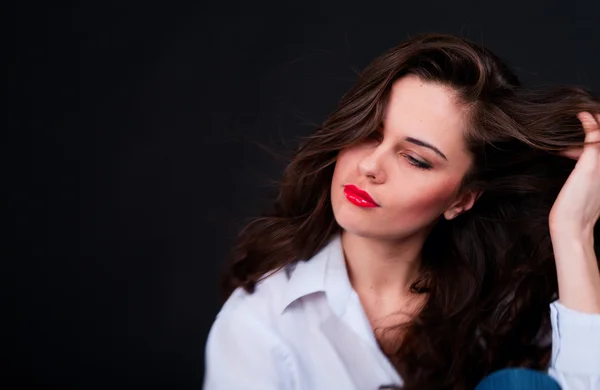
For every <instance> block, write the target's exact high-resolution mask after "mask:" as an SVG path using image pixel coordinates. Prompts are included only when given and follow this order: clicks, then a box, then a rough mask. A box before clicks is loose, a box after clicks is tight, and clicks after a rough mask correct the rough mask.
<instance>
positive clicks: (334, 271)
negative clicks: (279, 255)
mask: <svg viewBox="0 0 600 390" xmlns="http://www.w3.org/2000/svg"><path fill="white" fill-rule="evenodd" d="M294 266H295V268H294V269H290V272H291V275H290V276H289V280H288V283H287V287H286V289H285V292H284V295H283V300H282V307H281V311H282V312H283V311H285V310H286V309H287V308H288V307H289V306H290V305H291V304H292V303H293V302H295V301H296V300H298V299H300V298H302V297H305V296H307V295H310V294H313V293H316V292H324V293H325V295H326V296H327V300H328V301H329V305H330V306H331V308H332V310H333V312H334V313H335V314H336V315H338V316H341V315H342V314H343V313H344V310H345V309H346V306H347V303H348V299H349V298H350V295H351V293H352V286H351V284H350V280H349V278H348V272H347V270H346V261H345V259H344V250H343V248H342V240H341V236H340V235H339V234H336V235H335V236H334V237H333V238H332V239H331V240H330V241H329V243H328V244H327V245H325V247H323V249H321V250H320V251H319V252H318V253H317V254H316V255H315V256H313V257H312V258H310V259H308V260H307V261H299V262H297V263H295V265H294Z"/></svg>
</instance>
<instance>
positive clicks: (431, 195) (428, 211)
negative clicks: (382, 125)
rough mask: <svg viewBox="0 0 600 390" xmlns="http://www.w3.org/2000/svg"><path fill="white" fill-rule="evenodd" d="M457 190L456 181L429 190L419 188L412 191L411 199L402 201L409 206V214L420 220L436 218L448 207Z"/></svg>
mask: <svg viewBox="0 0 600 390" xmlns="http://www.w3.org/2000/svg"><path fill="white" fill-rule="evenodd" d="M455 191H456V185H454V183H447V184H445V185H440V186H437V187H436V188H428V189H427V190H418V191H414V192H412V193H411V198H410V199H406V198H405V199H403V201H402V203H404V204H406V205H407V206H408V205H410V207H409V210H407V213H406V214H407V215H411V216H412V217H413V218H416V219H418V220H422V219H429V218H432V219H433V218H435V217H437V216H439V215H440V214H441V213H443V212H444V210H445V209H446V208H447V207H448V205H449V204H450V202H451V201H452V199H453V197H454V194H455Z"/></svg>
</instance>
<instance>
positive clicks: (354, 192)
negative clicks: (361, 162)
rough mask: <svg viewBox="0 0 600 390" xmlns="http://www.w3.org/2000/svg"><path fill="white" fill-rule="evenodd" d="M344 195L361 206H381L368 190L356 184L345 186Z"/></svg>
mask: <svg viewBox="0 0 600 390" xmlns="http://www.w3.org/2000/svg"><path fill="white" fill-rule="evenodd" d="M344 195H346V198H347V199H348V200H349V201H350V202H351V203H353V204H355V205H357V206H359V207H370V208H372V207H379V205H378V204H377V203H376V202H375V201H374V200H373V198H371V195H369V193H368V192H367V191H363V190H361V189H360V188H358V187H357V186H355V185H354V184H347V185H345V186H344Z"/></svg>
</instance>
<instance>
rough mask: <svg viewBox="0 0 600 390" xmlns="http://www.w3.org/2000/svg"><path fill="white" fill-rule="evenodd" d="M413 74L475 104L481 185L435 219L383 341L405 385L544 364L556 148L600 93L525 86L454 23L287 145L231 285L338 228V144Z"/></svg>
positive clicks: (299, 256)
mask: <svg viewBox="0 0 600 390" xmlns="http://www.w3.org/2000/svg"><path fill="white" fill-rule="evenodd" d="M409 74H411V75H416V76H418V77H420V78H421V79H422V80H424V81H427V82H433V83H439V84H440V85H444V86H448V87H451V88H452V90H454V91H455V92H456V97H457V99H458V101H459V102H460V103H461V104H464V105H465V106H466V107H467V108H468V111H467V112H468V126H467V129H466V132H465V140H466V144H467V145H468V148H469V150H470V152H471V153H472V155H473V157H474V160H473V161H474V163H473V167H472V169H471V170H470V172H469V173H468V174H467V175H466V177H465V178H464V180H463V182H462V186H463V187H464V188H465V189H473V190H477V191H481V192H482V195H481V196H480V198H479V199H478V200H477V202H476V203H475V205H474V207H473V208H472V209H471V210H470V211H468V212H467V213H465V214H463V215H461V216H459V217H458V218H455V219H453V220H451V221H446V220H444V219H443V218H440V221H439V222H438V223H437V224H436V225H435V227H434V229H433V231H432V232H431V234H430V235H429V236H428V238H427V240H426V242H425V244H424V247H423V256H422V259H423V266H422V270H421V273H420V277H419V280H418V281H417V282H415V284H414V285H413V291H414V292H415V293H423V294H427V299H426V303H425V304H424V306H423V308H422V309H421V310H420V311H419V313H418V314H417V315H416V316H415V317H414V318H413V319H412V320H410V321H409V322H408V323H407V324H403V325H402V330H403V331H402V332H401V333H400V332H399V333H398V338H397V342H396V343H393V344H391V345H385V346H383V345H382V349H383V350H384V352H385V353H386V355H387V356H388V358H389V359H390V361H391V362H392V363H393V364H394V366H395V367H396V369H397V370H398V372H399V374H400V375H401V376H402V378H403V380H404V386H403V389H405V390H413V389H455V390H458V389H470V388H473V387H474V386H475V385H476V383H477V382H478V381H480V380H481V379H482V378H483V377H484V376H485V375H486V374H488V373H490V372H492V371H494V370H497V369H500V368H504V367H529V368H534V369H544V368H545V367H546V366H547V364H548V361H549V355H550V345H549V343H543V342H542V339H543V338H544V336H545V335H547V334H548V333H549V332H550V323H549V304H550V303H551V302H552V301H553V300H555V299H556V298H557V289H558V287H557V280H556V268H555V264H554V256H553V250H552V244H551V241H550V233H549V226H548V217H549V212H550V209H551V207H552V204H553V202H554V200H555V198H556V196H557V195H558V192H559V191H560V189H561V187H562V185H563V184H564V183H565V181H566V179H567V177H568V175H569V173H570V172H571V170H572V169H573V167H574V162H573V161H571V160H569V159H567V158H564V157H561V156H559V155H558V153H557V152H559V151H563V150H566V149H568V148H570V147H574V146H581V144H582V143H583V140H584V131H583V128H582V126H581V124H580V122H579V120H578V119H577V117H576V114H577V113H578V112H581V111H589V112H592V113H600V102H599V101H598V100H597V99H596V98H595V97H594V96H593V95H592V94H591V93H590V92H588V91H586V90H583V89H581V88H577V87H569V86H556V87H544V88H536V89H532V88H525V87H523V86H521V85H520V83H519V81H518V79H517V77H516V76H515V74H513V73H512V71H511V70H510V69H509V68H508V67H507V65H506V64H505V63H503V62H502V61H501V60H500V59H499V58H498V57H497V56H495V55H494V54H493V53H491V52H490V51H489V50H487V49H485V48H483V47H481V46H479V45H477V44H474V43H472V42H469V41H467V40H464V39H461V38H457V37H453V36H450V35H444V34H423V35H418V36H415V37H412V38H411V39H409V40H407V41H405V42H402V43H401V44H399V45H398V46H396V47H394V48H392V49H391V50H389V51H388V52H386V53H385V54H384V55H382V56H381V57H379V58H377V59H375V60H374V61H373V62H372V63H371V64H370V65H368V66H367V67H366V69H365V70H364V71H363V72H362V74H361V75H360V76H359V79H358V81H357V83H356V84H355V85H354V87H353V88H352V89H351V90H350V91H349V92H348V93H347V94H346V95H345V96H344V97H343V98H342V99H341V101H340V103H339V105H338V107H337V108H336V109H335V110H334V111H333V113H331V115H330V116H329V117H328V118H327V119H326V120H325V122H324V123H323V124H322V125H321V126H320V127H319V128H318V129H317V130H316V131H315V132H314V133H313V134H312V135H311V136H309V137H308V138H307V139H306V140H305V142H303V144H302V145H301V146H300V147H299V148H298V149H297V151H296V152H295V154H294V155H293V157H292V159H291V162H290V163H289V165H288V166H287V168H286V170H285V172H284V174H283V178H282V180H281V183H280V190H279V194H278V196H277V198H276V200H275V202H274V207H273V209H272V210H271V211H270V212H269V213H268V214H266V215H264V216H262V217H260V218H256V219H254V220H253V221H251V222H250V223H249V224H248V225H247V226H246V227H245V228H244V229H243V230H242V231H241V233H240V235H239V237H238V241H237V244H236V246H235V248H234V249H233V251H232V256H231V259H230V262H228V265H227V270H226V273H225V275H224V276H225V277H224V279H223V289H224V292H225V297H227V296H228V295H229V294H230V293H231V292H232V291H233V289H235V288H238V287H242V288H244V289H245V290H246V291H248V292H250V293H251V292H252V291H253V289H254V287H255V285H256V283H257V282H259V281H260V280H261V279H262V278H265V277H267V276H268V275H270V274H271V273H273V272H276V271H277V270H279V269H281V268H283V267H285V266H286V265H288V264H290V263H292V262H295V261H309V260H310V258H311V257H312V256H314V255H315V254H316V253H317V252H318V251H319V250H320V249H321V248H322V247H323V246H324V245H325V244H326V243H327V242H328V240H329V239H330V238H331V237H332V235H334V234H336V233H337V232H339V231H340V230H341V228H340V227H339V226H338V225H337V223H336V221H335V219H334V216H333V211H332V207H331V202H330V184H331V179H332V174H333V169H334V166H335V162H336V157H337V155H338V152H339V151H340V150H342V149H344V148H347V147H350V146H352V145H355V144H356V143H358V142H361V141H363V140H365V139H367V138H368V137H369V136H371V135H372V133H373V132H374V131H377V128H378V126H379V125H380V124H381V123H383V117H384V112H385V109H386V105H387V102H388V98H389V95H390V89H391V86H392V84H393V83H394V81H396V80H397V79H399V78H400V77H403V76H405V75H409ZM596 237H598V229H596ZM595 242H596V243H599V242H600V239H596V240H595ZM596 250H597V251H598V249H596ZM598 253H600V252H598ZM399 326H400V325H399ZM392 330H393V329H392Z"/></svg>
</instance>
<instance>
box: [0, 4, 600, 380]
mask: <svg viewBox="0 0 600 390" xmlns="http://www.w3.org/2000/svg"><path fill="white" fill-rule="evenodd" d="M49 3H51V2H48V4H45V3H40V4H33V3H31V2H25V1H22V2H19V3H17V4H16V5H13V8H12V10H11V12H7V13H4V15H3V16H4V17H5V18H6V19H8V20H7V22H8V23H7V24H6V25H8V26H13V25H14V30H12V32H14V35H13V34H8V37H9V39H11V40H12V41H10V42H8V44H7V45H6V46H5V55H6V57H5V59H6V60H7V63H8V64H9V65H10V68H11V72H10V73H8V78H7V79H8V86H9V94H8V97H9V99H8V101H7V104H6V105H5V107H7V108H8V116H6V117H5V118H7V119H9V121H8V124H7V126H6V127H4V129H3V132H2V141H3V142H2V145H3V152H2V161H3V170H2V171H3V172H4V173H3V179H4V180H3V185H2V195H3V198H4V199H6V200H5V201H4V202H3V204H4V205H5V208H4V209H5V213H4V217H3V220H4V221H6V222H8V225H9V229H8V230H7V231H8V233H9V234H7V235H5V236H4V238H5V239H4V240H3V245H2V247H3V249H5V250H6V255H5V256H3V258H2V264H3V266H4V268H5V270H8V271H7V272H5V271H3V272H2V275H3V276H4V278H3V279H4V282H3V287H6V286H8V287H9V290H8V293H7V294H5V296H8V297H9V298H10V300H9V301H10V302H11V303H10V305H8V306H7V307H8V310H5V311H4V315H3V318H4V321H3V323H4V324H9V325H10V326H9V329H8V330H7V331H5V332H3V333H4V335H5V341H6V342H5V344H4V345H5V347H6V348H4V347H3V348H2V350H3V351H4V352H8V353H6V354H5V355H6V358H5V360H4V363H3V364H2V371H3V376H4V378H5V379H7V380H11V379H12V380H13V381H12V383H13V384H12V385H9V386H8V387H4V386H3V388H25V387H26V386H27V385H34V386H35V388H40V389H46V388H47V389H50V388H61V389H71V388H79V389H100V388H103V389H104V388H130V389H133V388H145V389H159V388H160V389H163V388H164V389H166V388H168V389H192V388H199V387H200V385H201V381H202V376H203V364H204V361H203V349H204V343H205V341H206V336H207V332H208V330H209V327H210V324H211V322H212V320H213V319H214V316H215V314H216V312H217V310H218V308H219V301H218V294H217V273H218V269H219V267H220V265H221V263H222V261H223V258H224V256H225V254H226V253H227V250H228V248H229V247H230V246H231V244H232V242H233V238H234V237H235V234H236V232H237V230H238V229H239V228H240V226H242V224H243V222H244V220H245V219H246V218H248V217H250V216H252V215H256V214H257V213H259V212H260V210H261V209H263V208H264V207H265V206H266V205H267V204H268V196H269V195H271V194H272V192H273V191H272V185H271V181H273V180H276V179H277V177H278V175H279V174H280V172H281V170H282V167H283V164H284V160H282V159H281V158H280V157H285V156H286V148H289V147H292V146H293V145H295V143H296V140H297V138H298V137H299V136H302V135H306V134H308V133H309V132H310V131H311V129H313V128H314V123H318V122H320V121H322V120H323V119H324V117H325V116H326V114H327V113H328V112H329V111H330V110H332V109H333V107H334V106H335V104H336V102H337V101H338V99H339V98H340V97H341V95H342V93H343V92H344V91H345V90H346V89H347V88H348V87H349V86H350V85H351V84H352V81H353V80H354V78H355V73H354V69H361V68H363V67H364V66H365V65H366V64H367V63H368V61H369V60H370V59H372V58H373V57H375V56H376V55H378V54H380V53H381V52H382V51H383V50H385V49H387V48H389V47H391V46H392V45H394V44H396V43H398V42H399V41H400V40H402V39H404V38H406V37H407V34H409V33H417V32H427V31H436V32H449V33H454V34H461V35H463V36H466V37H468V38H471V39H474V40H476V41H478V42H481V43H483V44H485V45H487V46H488V47H490V48H491V49H493V50H495V51H496V52H497V53H498V54H499V55H501V56H502V57H504V58H505V59H506V60H507V61H508V62H509V63H511V64H512V65H513V66H514V67H516V68H517V69H518V73H519V74H520V76H521V77H522V79H523V80H524V81H526V82H528V83H547V82H568V83H576V84H580V85H584V86H588V87H590V88H591V89H593V90H596V91H598V90H599V89H600V88H599V87H600V55H599V50H598V49H599V48H600V34H599V33H600V27H599V25H600V15H599V14H598V7H597V6H595V7H592V5H593V4H594V2H593V1H589V2H587V4H586V3H582V2H577V3H574V2H566V1H557V2H555V3H556V4H552V3H551V2H544V3H546V4H545V5H542V2H537V1H536V2H533V1H522V2H517V3H515V4H512V5H510V4H508V3H506V2H485V3H484V4H483V3H482V4H478V3H476V2H447V1H439V0H438V1H422V2H417V3H414V2H411V3H409V2H401V1H394V2H388V3H385V2H359V1H346V2H338V3H334V2H327V3H326V4H324V3H321V4H318V3H316V2H315V3H314V4H309V3H306V2H303V3H302V4H299V3H296V4H294V3H289V4H277V5H275V4H273V5H267V4H257V3H254V2H242V1H240V2H221V3H218V4H216V3H210V4H209V3H203V2H201V1H194V2H185V3H183V2H178V3H177V2H161V3H159V2H141V1H139V2H133V1H102V2H100V1H87V2H78V3H72V4H64V5H63V6H58V5H56V4H55V5H52V6H51V5H49ZM488 3H489V4H488ZM492 3H493V4H494V5H491V4H492ZM569 3H570V4H569ZM11 28H12V27H11ZM13 38H14V39H13ZM15 43H16V45H15ZM13 49H14V51H13ZM261 145H262V146H261ZM232 370H233V368H232Z"/></svg>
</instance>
